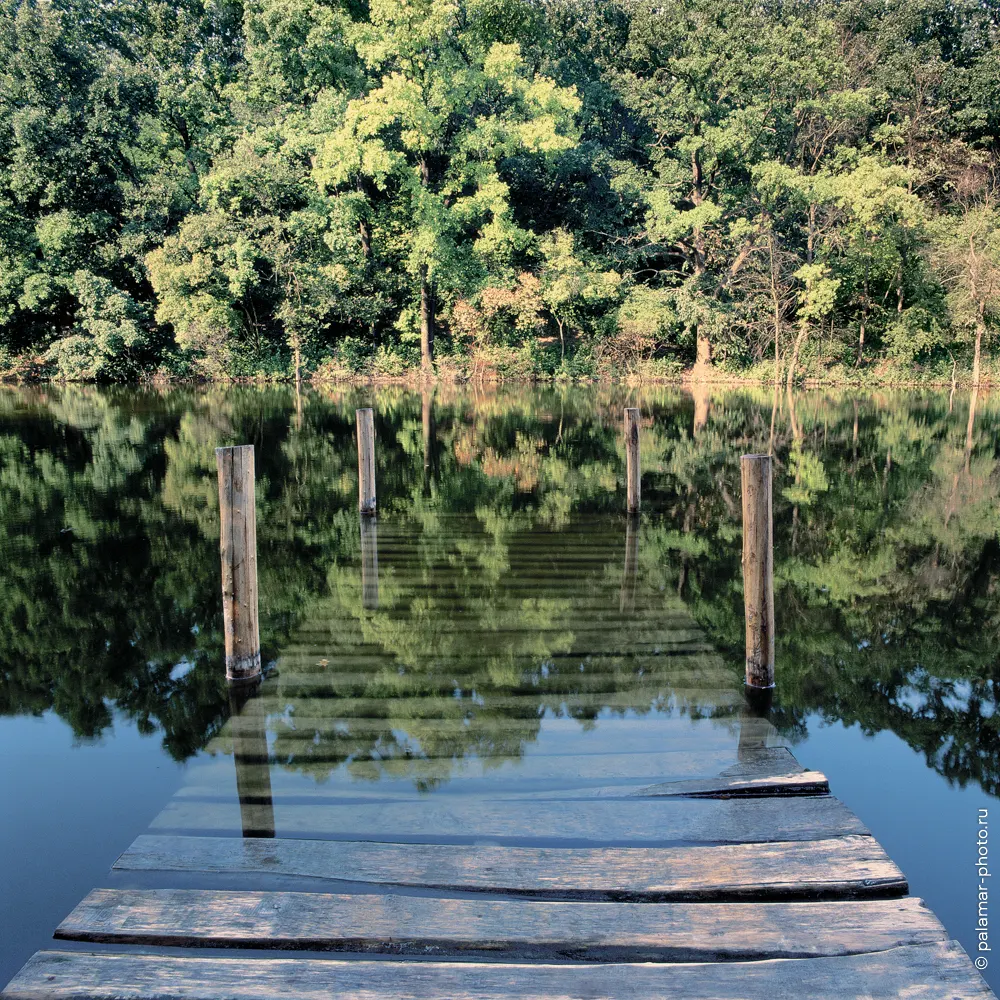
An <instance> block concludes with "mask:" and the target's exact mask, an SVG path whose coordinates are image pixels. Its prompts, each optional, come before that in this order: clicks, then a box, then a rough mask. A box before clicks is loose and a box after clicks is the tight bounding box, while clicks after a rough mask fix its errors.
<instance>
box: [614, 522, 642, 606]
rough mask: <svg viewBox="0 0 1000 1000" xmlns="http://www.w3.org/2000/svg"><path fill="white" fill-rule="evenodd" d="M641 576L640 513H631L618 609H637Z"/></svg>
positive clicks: (627, 524) (626, 536)
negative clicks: (638, 582)
mask: <svg viewBox="0 0 1000 1000" xmlns="http://www.w3.org/2000/svg"><path fill="white" fill-rule="evenodd" d="M638 576H639V515H638V514H629V515H628V516H627V518H626V520H625V567H624V570H623V572H622V589H621V596H620V597H619V601H618V609H619V611H621V612H622V614H624V613H625V612H627V611H635V588H636V582H637V579H638Z"/></svg>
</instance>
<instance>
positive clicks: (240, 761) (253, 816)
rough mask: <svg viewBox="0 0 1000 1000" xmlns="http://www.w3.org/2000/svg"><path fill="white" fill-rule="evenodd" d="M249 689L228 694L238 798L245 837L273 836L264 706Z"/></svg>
mask: <svg viewBox="0 0 1000 1000" xmlns="http://www.w3.org/2000/svg"><path fill="white" fill-rule="evenodd" d="M255 693H256V692H255V688H254V687H252V686H250V685H243V686H241V687H238V688H235V689H231V690H230V692H229V712H230V715H229V728H230V733H231V735H232V737H233V764H234V765H235V767H236V794H237V796H238V797H239V800H240V819H241V821H242V826H243V836H244V837H273V836H274V800H273V798H272V795H271V764H270V761H269V758H268V752H267V728H266V726H265V716H264V706H263V704H262V703H261V701H260V700H259V699H258V698H256V697H254V695H255Z"/></svg>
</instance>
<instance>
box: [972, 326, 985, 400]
mask: <svg viewBox="0 0 1000 1000" xmlns="http://www.w3.org/2000/svg"><path fill="white" fill-rule="evenodd" d="M984 325H985V324H984V323H983V320H982V313H980V316H979V319H978V320H977V322H976V350H975V353H974V354H973V355H972V388H973V389H978V388H979V358H980V355H981V353H982V349H983V329H984Z"/></svg>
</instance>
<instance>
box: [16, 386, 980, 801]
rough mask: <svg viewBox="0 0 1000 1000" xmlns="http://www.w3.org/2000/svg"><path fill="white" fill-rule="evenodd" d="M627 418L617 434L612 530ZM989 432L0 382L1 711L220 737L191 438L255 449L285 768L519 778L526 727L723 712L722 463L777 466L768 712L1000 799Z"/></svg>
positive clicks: (678, 398) (529, 731)
mask: <svg viewBox="0 0 1000 1000" xmlns="http://www.w3.org/2000/svg"><path fill="white" fill-rule="evenodd" d="M361 405H373V406H374V407H375V409H376V419H377V435H378V470H377V473H378V482H379V494H380V500H382V498H384V502H383V503H382V511H381V513H380V517H379V521H378V527H377V532H378V537H377V541H376V540H375V539H374V538H371V539H370V540H369V541H370V543H371V544H368V543H367V542H366V541H365V540H364V539H363V538H362V533H361V530H360V527H359V524H358V517H357V513H356V510H355V507H356V504H355V498H356V495H357V480H356V476H357V463H356V457H355V452H354V437H353V420H354V410H355V408H356V407H357V406H361ZM625 405H638V406H640V407H641V408H642V413H643V434H642V449H643V453H642V460H643V467H644V469H645V475H644V482H643V502H644V509H645V511H646V513H644V514H643V516H642V519H641V520H640V521H639V522H638V523H637V524H635V525H633V526H632V533H631V534H630V533H629V528H628V526H627V524H626V520H625V517H624V515H623V509H624V476H623V458H624V455H623V450H622V442H621V440H620V426H621V412H622V408H623V407H624V406H625ZM998 423H1000V421H998V413H997V406H996V402H995V400H994V398H992V397H991V396H989V395H984V394H979V396H978V397H977V398H974V399H973V400H970V399H969V398H968V397H965V398H963V397H962V396H960V395H958V396H955V398H954V399H953V400H950V399H949V397H948V395H947V394H942V395H917V394H910V395H892V394H881V395H874V396H865V397H851V396H846V395H837V394H832V393H819V392H817V393H803V394H801V395H798V396H795V397H788V396H785V395H784V393H781V394H772V392H771V391H770V390H767V391H760V392H757V391H741V392H732V391H715V390H707V389H704V388H702V389H700V390H699V391H698V393H697V394H696V396H695V397H692V396H691V395H690V394H688V393H686V392H682V391H680V390H676V389H648V390H647V389H644V390H636V391H629V390H626V389H625V388H581V387H573V388H564V389H563V388H555V389H552V388H548V389H526V388H517V389H483V388H478V389H473V388H467V389H455V388H449V387H439V388H438V389H437V390H436V391H435V392H434V393H433V394H432V393H430V392H424V393H423V394H420V393H415V392H412V391H409V390H407V389H403V388H385V389H378V390H372V389H370V388H369V389H358V390H354V389H351V390H343V391H337V392H324V393H320V392H315V391H309V390H304V391H303V392H302V393H301V395H297V394H296V393H295V391H294V390H285V389H263V390H257V389H220V388H208V389H169V390H162V391H159V390H141V391H132V390H122V389H109V390H104V389H97V388H90V387H79V388H77V387H73V388H55V387H45V388H29V389H21V388H9V387H5V388H3V389H0V558H2V561H3V565H4V567H5V570H4V573H3V574H2V576H0V712H4V713H7V714H11V713H39V712H43V711H47V710H54V711H55V712H56V713H58V714H59V715H60V716H61V717H62V718H64V719H65V720H66V721H67V722H68V723H69V724H70V725H71V726H72V727H73V730H74V732H75V733H76V734H77V736H78V737H79V738H80V739H85V740H86V739H95V738H98V737H99V736H100V734H101V733H102V732H103V731H104V730H105V729H106V728H108V727H109V726H111V725H112V724H113V721H114V717H115V715H116V713H117V714H120V715H122V716H124V717H127V718H129V719H131V720H134V722H135V724H136V725H137V726H138V727H139V729H140V730H141V731H143V732H147V733H153V732H156V731H160V732H162V734H163V736H162V738H163V740H164V743H165V746H166V748H167V750H168V751H169V752H170V753H171V754H172V755H173V756H174V757H175V758H177V759H185V758H187V757H189V756H191V755H192V754H194V753H196V752H197V751H198V750H199V749H201V748H204V747H206V746H209V745H210V744H211V745H220V744H218V743H216V744H212V741H213V739H216V738H217V737H219V734H220V733H223V731H224V729H225V735H224V736H223V740H224V741H225V740H228V739H229V738H230V737H229V733H228V729H226V728H225V727H226V720H227V718H228V716H229V705H228V695H227V691H226V688H225V682H224V676H223V672H222V671H221V669H220V668H219V664H220V663H221V662H222V636H221V613H220V608H219V597H218V586H219V585H218V549H217V545H218V536H217V526H216V525H217V508H216V504H217V494H216V484H215V468H214V459H213V449H214V448H215V447H216V446H217V445H220V444H232V443H243V442H248V443H253V444H254V445H256V447H257V455H258V491H259V501H258V502H259V511H258V544H259V547H260V555H259V567H260V591H261V626H262V628H261V630H262V638H263V639H264V643H265V650H264V653H265V656H266V657H267V658H269V659H270V660H272V661H276V663H277V667H278V671H277V676H274V677H272V678H271V679H270V680H269V681H268V682H267V684H266V685H265V689H264V691H263V692H262V697H261V706H262V710H267V711H270V712H271V713H272V716H271V718H270V721H269V723H268V725H269V726H270V727H271V729H272V732H273V734H274V735H273V741H274V742H273V746H272V749H271V752H272V754H274V755H276V756H277V758H278V759H279V760H280V761H281V762H282V763H283V764H284V765H285V766H287V767H289V768H292V769H295V770H298V771H301V772H304V773H307V774H311V775H314V776H316V777H317V778H321V777H323V776H324V775H328V774H330V773H331V772H332V771H334V770H336V769H338V768H341V767H345V768H347V769H348V770H349V771H350V773H351V774H354V775H357V776H363V777H370V778H376V777H380V776H385V775H389V774H392V775H396V774H398V775H403V776H408V777H409V778H410V779H411V780H413V781H415V782H416V783H417V784H418V785H419V786H420V787H428V788H429V787H434V786H436V785H437V784H439V783H441V782H442V781H445V780H446V779H447V778H448V776H449V775H450V774H451V773H452V772H453V769H454V767H455V766H456V762H460V761H461V760H462V759H463V758H467V757H468V756H470V755H475V756H482V757H499V758H504V757H517V756H518V755H519V754H520V753H522V752H523V749H524V748H525V746H527V745H529V744H530V743H531V742H532V741H533V740H534V739H535V738H536V737H537V734H538V732H539V728H540V725H541V721H540V720H541V717H542V715H543V714H544V713H545V712H548V713H549V714H552V713H562V714H568V715H571V716H575V717H577V718H580V719H581V720H583V722H582V723H581V724H585V723H586V720H590V719H593V718H595V717H596V716H597V714H598V713H599V712H601V711H602V710H603V711H604V712H605V713H608V712H611V713H614V712H626V711H633V712H648V711H650V710H653V709H657V708H664V707H668V708H671V709H672V710H675V711H680V712H690V713H694V714H696V715H700V714H711V713H721V714H728V713H730V712H731V711H733V697H732V696H733V695H735V694H736V693H737V692H738V685H739V679H740V673H741V664H742V642H743V620H742V594H741V582H740V576H739V551H740V546H739V537H740V503H739V465H738V461H739V456H740V454H742V453H744V452H751V451H768V450H771V451H772V453H773V454H774V456H775V462H776V480H775V514H774V517H775V534H776V542H777V548H776V553H775V586H776V605H777V632H778V643H777V661H778V671H779V676H778V691H777V694H776V699H775V707H774V714H773V718H774V719H775V721H776V723H777V724H778V725H779V727H781V728H783V729H784V730H785V731H786V733H787V734H789V735H791V736H792V737H794V736H795V734H796V732H801V730H802V727H803V726H804V725H805V722H804V720H805V719H806V717H807V716H808V715H810V714H812V713H818V714H819V715H820V716H821V717H823V718H824V719H827V720H831V721H832V720H839V721H843V722H845V723H848V724H850V723H855V722H856V723H858V724H859V725H860V726H861V727H862V729H863V730H864V731H866V732H871V733H874V732H878V731H880V730H883V729H891V730H892V731H894V732H895V733H897V734H898V735H899V736H900V737H901V738H903V739H904V740H905V741H906V742H907V743H909V744H910V745H911V746H912V747H914V748H916V749H919V750H920V751H921V752H922V753H923V754H924V756H925V757H926V759H927V762H928V764H929V766H931V767H933V768H934V769H936V770H938V771H939V772H941V773H942V774H944V775H945V776H946V777H948V778H949V779H951V780H954V781H957V782H959V783H965V782H967V781H974V782H978V783H980V784H981V785H982V786H983V787H984V788H985V789H986V790H988V791H990V792H996V791H997V790H998V777H1000V773H998V761H1000V739H998V722H997V716H996V712H995V708H996V704H997V695H998V683H1000V671H998V663H997V653H996V650H997V648H998V646H1000V644H998V641H997V640H998V628H1000V597H998V592H1000V591H998V586H997V574H998V570H1000V545H998V541H997V528H998V519H1000V502H998V501H1000V496H998V492H1000V474H998V470H997V451H996V443H995V442H996V441H997V431H998V429H1000V428H998ZM629 542H631V543H632V544H631V547H630V545H629ZM363 544H364V545H365V546H366V551H367V555H368V556H369V557H374V555H375V552H376V548H375V546H377V563H376V562H375V561H374V558H363V550H362V546H363ZM365 567H367V573H365V572H364V571H365ZM702 642H705V643H707V644H708V646H710V647H711V650H714V652H713V651H711V650H709V649H703V648H702V646H701V645H699V644H700V643H702ZM671 643H673V644H675V646H676V648H674V649H673V650H672V651H671V649H670V644H671ZM622 650H628V651H629V655H628V656H621V655H616V654H617V653H620V652H621V651H622ZM657 650H659V651H658V652H657ZM665 650H667V652H666V653H665V652H664V651H665ZM324 661H325V662H324ZM581 666H582V667H583V669H582V670H581ZM279 713H280V714H279Z"/></svg>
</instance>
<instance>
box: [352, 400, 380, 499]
mask: <svg viewBox="0 0 1000 1000" xmlns="http://www.w3.org/2000/svg"><path fill="white" fill-rule="evenodd" d="M355 417H356V419H357V423H358V509H359V510H360V511H361V513H362V514H374V513H375V414H374V412H373V411H372V410H371V409H370V408H366V409H363V410H357V411H356V412H355Z"/></svg>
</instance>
